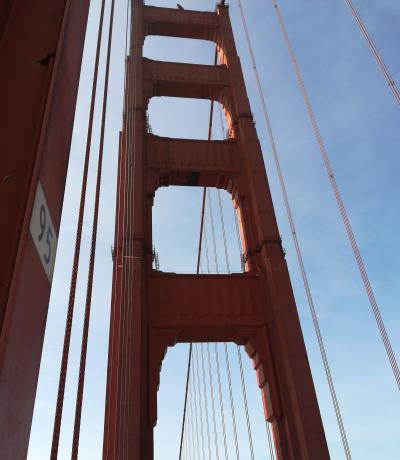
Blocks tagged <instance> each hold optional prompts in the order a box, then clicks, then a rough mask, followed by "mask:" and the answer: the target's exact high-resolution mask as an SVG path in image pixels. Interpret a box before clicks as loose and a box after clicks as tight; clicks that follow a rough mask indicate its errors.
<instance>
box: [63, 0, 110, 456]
mask: <svg viewBox="0 0 400 460" xmlns="http://www.w3.org/2000/svg"><path fill="white" fill-rule="evenodd" d="M114 6H115V0H112V1H111V11H110V24H109V31H108V43H107V60H106V73H105V81H104V94H103V108H102V114H101V128H100V145H99V159H98V165H97V179H96V194H95V199H94V212H93V224H92V237H91V245H90V258H89V270H88V280H87V287H86V305H85V317H84V323H83V332H82V345H81V359H80V365H79V380H78V389H77V397H76V408H75V422H74V434H73V441H72V455H71V459H72V460H77V458H78V449H79V435H80V427H81V416H82V402H83V388H84V384H85V371H86V358H87V345H88V336H89V324H90V310H91V305H92V290H93V275H94V263H95V258H96V242H97V227H98V217H99V203H100V190H101V178H102V170H103V169H102V168H103V152H104V135H105V126H106V116H107V102H108V88H109V76H110V61H111V44H112V36H113V25H114Z"/></svg>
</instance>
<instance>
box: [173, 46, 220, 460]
mask: <svg viewBox="0 0 400 460" xmlns="http://www.w3.org/2000/svg"><path fill="white" fill-rule="evenodd" d="M217 58H218V49H217V47H215V55H214V65H217ZM213 114H214V101H213V100H211V105H210V118H209V123H208V140H211V134H212V122H213ZM206 194H207V187H204V188H203V197H202V202H201V216H200V236H199V247H198V252H197V267H196V274H197V275H198V274H199V273H200V260H201V246H202V242H203V230H204V211H205V207H206ZM191 356H192V344H190V346H189V357H188V366H187V367H188V368H187V373H186V390H185V401H184V405H183V416H182V430H181V441H180V447H179V460H181V459H182V443H183V435H184V432H185V418H186V401H187V391H188V384H189V375H190V362H191Z"/></svg>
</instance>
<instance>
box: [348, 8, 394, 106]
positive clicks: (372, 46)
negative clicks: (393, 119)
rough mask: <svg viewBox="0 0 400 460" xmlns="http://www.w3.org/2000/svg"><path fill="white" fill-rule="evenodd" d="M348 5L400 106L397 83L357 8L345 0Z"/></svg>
mask: <svg viewBox="0 0 400 460" xmlns="http://www.w3.org/2000/svg"><path fill="white" fill-rule="evenodd" d="M345 1H346V3H347V6H348V7H349V10H350V12H351V15H352V16H353V18H354V20H355V21H356V24H357V25H358V28H359V29H360V31H361V33H362V35H363V37H364V38H365V41H366V42H367V45H368V47H369V49H370V50H371V53H372V56H373V57H374V58H375V61H376V63H377V64H378V67H379V69H380V70H381V72H382V74H383V76H384V78H385V80H386V83H387V84H388V86H389V89H390V91H391V92H392V94H393V96H394V98H395V99H396V102H397V103H398V104H399V105H400V91H399V89H398V88H397V86H396V83H395V81H394V80H393V78H392V76H391V74H390V72H389V69H388V67H387V66H386V64H385V62H384V60H383V59H382V57H381V55H380V53H379V51H378V49H377V47H376V46H375V43H374V42H373V40H372V38H371V36H370V34H369V33H368V30H367V28H366V27H365V24H364V23H363V21H362V19H361V18H360V15H359V14H358V11H357V9H356V8H355V6H354V4H353V2H352V0H345Z"/></svg>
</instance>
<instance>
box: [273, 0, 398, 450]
mask: <svg viewBox="0 0 400 460" xmlns="http://www.w3.org/2000/svg"><path fill="white" fill-rule="evenodd" d="M272 4H273V7H274V10H275V14H276V17H277V20H278V24H279V27H280V29H281V32H282V35H283V38H284V41H285V44H286V47H287V50H288V53H289V57H290V61H291V63H292V66H293V70H294V73H295V76H296V80H297V83H298V86H299V89H300V92H301V94H302V96H303V99H304V103H305V106H306V109H307V114H308V117H309V120H310V123H311V126H312V129H313V132H314V135H315V138H316V141H317V144H318V147H319V150H320V153H321V157H322V160H323V163H324V166H325V169H326V174H327V176H328V179H329V182H330V184H331V187H332V190H333V193H334V196H335V199H336V202H337V205H338V208H339V213H340V216H341V218H342V220H343V224H344V226H345V229H346V233H347V236H348V239H349V242H350V245H351V248H352V251H353V255H354V258H355V260H356V264H357V267H358V270H359V272H360V275H361V279H362V281H363V284H364V288H365V291H366V293H367V296H368V299H369V303H370V305H371V309H372V312H373V314H374V317H375V321H376V323H377V326H378V329H379V333H380V335H381V338H382V342H383V344H384V346H385V350H386V354H387V356H388V359H389V362H390V365H391V367H392V371H393V375H394V377H395V380H396V384H397V387H398V388H399V390H400V370H399V367H398V364H397V360H396V357H395V355H394V352H393V348H392V345H391V342H390V340H389V336H388V334H387V332H386V328H385V325H384V322H383V319H382V316H381V312H380V309H379V306H378V303H377V301H376V299H375V295H374V292H373V290H372V286H371V284H370V281H369V278H368V275H367V271H366V268H365V266H364V261H363V259H362V256H361V253H360V250H359V248H358V244H357V242H356V239H355V236H354V233H353V229H352V227H351V224H350V220H349V217H348V214H347V211H346V209H345V206H344V202H343V199H342V196H341V193H340V191H339V187H338V185H337V183H336V179H335V176H334V175H333V169H332V165H331V163H330V159H329V156H328V152H327V151H326V149H325V145H324V142H323V140H322V136H321V133H320V131H319V127H318V124H317V121H316V118H315V115H314V112H313V109H312V106H311V101H310V99H309V97H308V94H307V91H306V88H305V85H304V81H303V78H302V76H301V72H300V68H299V65H298V63H297V59H296V56H295V54H294V51H293V47H292V45H291V42H290V39H289V36H288V33H287V31H286V27H285V24H284V22H283V18H282V15H281V13H280V11H279V8H278V5H277V2H276V0H272ZM349 458H350V457H349Z"/></svg>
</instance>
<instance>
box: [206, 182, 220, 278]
mask: <svg viewBox="0 0 400 460" xmlns="http://www.w3.org/2000/svg"><path fill="white" fill-rule="evenodd" d="M208 210H209V213H210V225H211V236H212V242H213V248H214V263H215V271H216V272H217V273H219V266H218V254H217V242H216V240H215V225H214V215H213V211H212V204H211V190H210V191H209V193H208Z"/></svg>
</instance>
